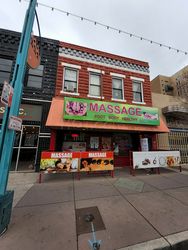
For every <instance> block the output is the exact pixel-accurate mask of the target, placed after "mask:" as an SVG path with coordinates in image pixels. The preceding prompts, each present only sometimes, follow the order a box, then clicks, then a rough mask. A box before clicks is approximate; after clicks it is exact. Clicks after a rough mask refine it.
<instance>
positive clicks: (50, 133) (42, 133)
mask: <svg viewBox="0 0 188 250" xmlns="http://www.w3.org/2000/svg"><path fill="white" fill-rule="evenodd" d="M39 135H51V133H40V134H39Z"/></svg>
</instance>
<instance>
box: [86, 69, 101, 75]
mask: <svg viewBox="0 0 188 250" xmlns="http://www.w3.org/2000/svg"><path fill="white" fill-rule="evenodd" d="M87 71H90V72H94V73H99V74H103V75H104V74H105V72H104V71H103V70H100V69H93V68H87Z"/></svg>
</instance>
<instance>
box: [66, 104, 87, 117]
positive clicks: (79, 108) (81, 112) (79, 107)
mask: <svg viewBox="0 0 188 250" xmlns="http://www.w3.org/2000/svg"><path fill="white" fill-rule="evenodd" d="M66 113H67V114H68V115H77V116H85V115H86V113H87V103H84V102H74V101H68V102H67V103H66Z"/></svg>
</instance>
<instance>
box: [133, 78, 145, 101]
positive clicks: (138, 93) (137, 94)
mask: <svg viewBox="0 0 188 250" xmlns="http://www.w3.org/2000/svg"><path fill="white" fill-rule="evenodd" d="M133 102H139V103H140V102H144V99H143V88H142V82H141V81H137V80H133Z"/></svg>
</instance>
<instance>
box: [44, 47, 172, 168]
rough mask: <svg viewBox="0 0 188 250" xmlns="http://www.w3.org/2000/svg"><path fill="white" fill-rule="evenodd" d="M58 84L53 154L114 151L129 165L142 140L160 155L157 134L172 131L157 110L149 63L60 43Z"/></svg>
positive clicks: (118, 163) (52, 109)
mask: <svg viewBox="0 0 188 250" xmlns="http://www.w3.org/2000/svg"><path fill="white" fill-rule="evenodd" d="M56 79H57V80H56V89H55V97H54V98H53V100H52V104H51V107H50V111H49V114H48V118H47V122H46V126H48V127H50V128H51V140H50V150H51V151H108V150H109V151H114V158H115V159H114V160H115V161H114V165H115V166H127V165H129V164H130V158H129V157H130V152H131V151H138V150H141V148H142V145H141V139H142V138H147V142H148V147H149V150H156V149H157V148H156V145H157V144H156V134H157V133H162V132H168V128H167V127H166V125H165V124H164V123H163V121H162V120H161V119H160V117H159V114H158V110H157V109H156V108H154V107H152V98H151V86H150V78H149V65H148V63H147V62H142V61H138V60H135V59H130V58H126V57H122V56H118V55H114V54H110V53H106V52H103V51H97V50H94V49H90V48H86V47H81V46H77V45H73V44H69V43H64V42H61V43H60V45H59V57H58V68H57V77H56Z"/></svg>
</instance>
